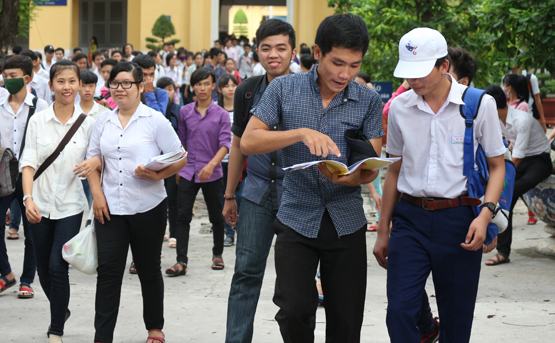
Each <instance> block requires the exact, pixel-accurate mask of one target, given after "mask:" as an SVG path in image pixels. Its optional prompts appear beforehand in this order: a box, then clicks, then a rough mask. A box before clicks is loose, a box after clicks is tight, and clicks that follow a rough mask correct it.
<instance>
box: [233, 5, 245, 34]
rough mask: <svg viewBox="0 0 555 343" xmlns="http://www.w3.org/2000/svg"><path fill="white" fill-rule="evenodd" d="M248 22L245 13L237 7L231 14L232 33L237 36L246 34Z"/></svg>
mask: <svg viewBox="0 0 555 343" xmlns="http://www.w3.org/2000/svg"><path fill="white" fill-rule="evenodd" d="M248 23H249V19H248V18H247V14H246V13H245V11H243V10H242V9H239V10H238V11H237V12H236V13H235V15H234V16H233V34H235V36H237V37H239V36H247V35H248V34H249V29H248V27H247V24H248Z"/></svg>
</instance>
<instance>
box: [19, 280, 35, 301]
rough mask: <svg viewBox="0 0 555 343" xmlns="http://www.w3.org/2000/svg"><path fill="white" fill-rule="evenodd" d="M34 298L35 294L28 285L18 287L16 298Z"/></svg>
mask: <svg viewBox="0 0 555 343" xmlns="http://www.w3.org/2000/svg"><path fill="white" fill-rule="evenodd" d="M34 296H35V292H34V291H33V288H31V286H30V285H27V284H24V283H22V284H21V285H20V286H19V292H17V297H18V298H19V299H32V298H33V297H34Z"/></svg>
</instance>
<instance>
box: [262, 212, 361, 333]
mask: <svg viewBox="0 0 555 343" xmlns="http://www.w3.org/2000/svg"><path fill="white" fill-rule="evenodd" d="M274 228H275V231H276V233H277V240H276V244H275V264H276V273H277V278H276V288H275V293H274V299H273V300H274V303H275V304H276V305H277V306H278V307H279V311H278V313H277V314H276V320H277V322H278V324H279V327H280V331H281V335H282V338H283V341H284V342H285V343H290V342H299V343H309V342H314V323H315V321H314V318H315V314H316V308H317V306H318V293H317V291H316V284H315V282H314V276H315V275H316V269H317V267H318V262H320V275H321V280H322V287H323V291H324V294H325V297H326V306H325V311H326V342H327V343H358V342H360V329H361V326H362V319H363V312H364V300H365V295H366V237H365V229H366V226H365V227H363V228H361V229H360V230H359V231H357V232H355V233H353V234H351V235H349V236H343V237H341V238H339V237H338V236H337V232H336V230H335V227H334V225H333V222H332V220H331V218H330V216H329V214H328V212H327V211H326V212H325V213H324V216H323V218H322V222H321V225H320V232H319V233H318V237H317V238H315V239H312V238H307V237H304V236H302V235H300V234H298V233H296V232H295V231H293V230H292V229H290V228H289V227H287V226H285V225H283V224H282V223H280V222H279V221H276V222H275V224H274Z"/></svg>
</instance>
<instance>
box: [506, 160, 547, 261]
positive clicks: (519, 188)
mask: <svg viewBox="0 0 555 343" xmlns="http://www.w3.org/2000/svg"><path fill="white" fill-rule="evenodd" d="M552 170H553V165H552V163H551V157H550V155H549V154H548V153H544V154H540V155H535V156H530V157H525V158H523V159H522V161H520V164H519V165H518V167H517V168H516V178H515V190H514V193H513V202H512V203H511V212H510V214H509V225H508V227H507V229H506V230H505V231H504V232H503V233H501V234H499V237H498V238H497V251H498V252H499V254H501V255H503V256H504V257H509V255H510V254H511V243H512V242H513V209H514V207H515V204H516V202H517V200H518V198H520V197H521V196H522V195H523V194H524V193H526V192H528V191H529V190H531V189H532V188H534V187H535V186H536V185H537V184H538V183H540V182H542V181H543V180H545V179H546V178H547V177H549V175H551V171H552Z"/></svg>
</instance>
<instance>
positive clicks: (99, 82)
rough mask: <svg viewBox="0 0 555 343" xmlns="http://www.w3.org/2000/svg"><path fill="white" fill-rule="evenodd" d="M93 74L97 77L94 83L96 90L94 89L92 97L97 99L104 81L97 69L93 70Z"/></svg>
mask: <svg viewBox="0 0 555 343" xmlns="http://www.w3.org/2000/svg"><path fill="white" fill-rule="evenodd" d="M93 72H94V73H95V74H96V76H97V77H98V80H97V81H96V88H95V89H94V96H96V97H98V96H100V90H101V89H102V87H104V86H105V85H106V81H104V79H103V78H102V73H101V72H100V70H99V69H98V68H96V69H94V70H93Z"/></svg>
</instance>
